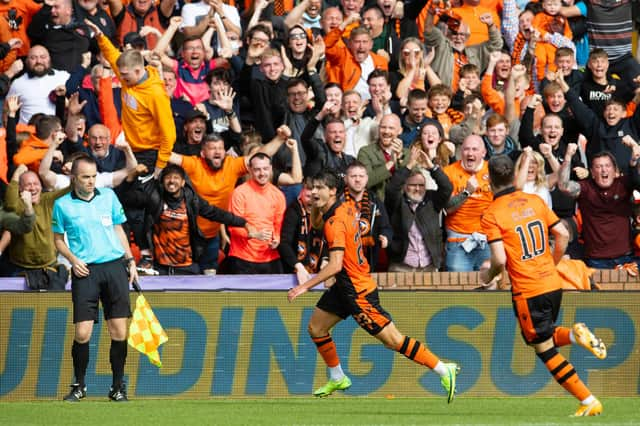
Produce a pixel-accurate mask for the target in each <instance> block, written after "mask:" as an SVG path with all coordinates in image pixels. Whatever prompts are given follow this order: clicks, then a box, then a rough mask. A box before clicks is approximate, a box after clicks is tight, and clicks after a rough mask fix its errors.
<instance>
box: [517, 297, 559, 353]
mask: <svg viewBox="0 0 640 426" xmlns="http://www.w3.org/2000/svg"><path fill="white" fill-rule="evenodd" d="M561 302H562V289H560V290H555V291H551V292H549V293H544V294H541V295H539V296H535V297H532V298H530V299H524V298H522V299H514V300H513V311H514V312H515V314H516V317H517V318H518V323H519V324H520V330H521V331H522V337H523V338H524V341H525V342H527V343H528V344H534V343H542V342H544V341H545V340H547V339H549V338H551V337H553V333H554V331H555V330H556V320H557V319H558V312H559V311H560V303H561Z"/></svg>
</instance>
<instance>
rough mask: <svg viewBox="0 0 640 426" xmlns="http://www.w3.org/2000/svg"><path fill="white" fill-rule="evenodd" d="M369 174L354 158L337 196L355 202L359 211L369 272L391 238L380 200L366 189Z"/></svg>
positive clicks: (373, 269)
mask: <svg viewBox="0 0 640 426" xmlns="http://www.w3.org/2000/svg"><path fill="white" fill-rule="evenodd" d="M368 181H369V175H368V174H367V168H366V167H365V166H364V164H362V163H360V162H358V161H355V162H354V163H351V164H350V165H349V167H347V172H346V174H345V177H344V183H345V188H344V194H343V195H342V196H341V197H340V198H341V199H344V200H345V201H346V202H351V203H354V205H355V206H356V209H358V212H359V220H358V224H359V226H360V238H362V249H363V251H364V255H365V257H366V259H367V263H368V264H369V272H375V271H376V267H377V266H378V254H379V253H380V249H385V248H387V246H388V245H389V241H390V240H391V238H392V237H393V230H392V229H391V224H390V223H389V215H388V214H387V209H386V208H385V206H384V203H383V202H382V200H380V199H379V198H378V197H376V195H375V193H373V192H372V191H369V190H368V189H367V182H368Z"/></svg>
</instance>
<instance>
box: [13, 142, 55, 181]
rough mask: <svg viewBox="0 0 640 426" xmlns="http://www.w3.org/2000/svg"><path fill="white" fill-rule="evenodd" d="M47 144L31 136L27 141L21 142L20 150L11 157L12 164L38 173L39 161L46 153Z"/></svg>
mask: <svg viewBox="0 0 640 426" xmlns="http://www.w3.org/2000/svg"><path fill="white" fill-rule="evenodd" d="M47 149H49V144H48V143H47V142H45V141H43V140H42V139H40V138H38V137H37V136H36V135H31V136H29V138H28V139H27V140H25V141H24V142H22V145H20V149H19V150H18V152H16V154H15V155H14V156H13V164H15V165H18V164H24V165H25V166H27V167H28V168H29V170H31V171H34V172H36V173H38V168H40V160H42V158H43V157H44V155H45V154H46V153H47Z"/></svg>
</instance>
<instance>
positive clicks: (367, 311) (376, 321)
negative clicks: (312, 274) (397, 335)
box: [316, 283, 392, 336]
mask: <svg viewBox="0 0 640 426" xmlns="http://www.w3.org/2000/svg"><path fill="white" fill-rule="evenodd" d="M316 307H318V308H319V309H322V310H323V311H325V312H331V313H333V314H336V315H337V316H339V317H340V318H342V319H345V318H347V317H348V316H352V317H353V319H354V320H356V322H357V323H358V325H359V326H360V327H361V328H363V329H364V330H365V331H366V332H367V333H369V334H370V335H372V336H375V335H377V334H378V333H380V332H381V331H382V329H383V328H385V327H386V326H387V325H388V324H389V323H390V322H391V321H392V319H391V315H390V314H389V313H388V312H387V311H385V310H384V308H383V307H382V306H380V299H379V297H378V289H375V290H373V291H372V292H371V293H369V294H366V295H358V294H356V293H355V292H352V291H349V289H348V288H345V286H341V285H340V284H339V283H335V284H334V285H333V286H331V287H329V289H328V290H326V291H325V292H324V293H323V294H322V296H321V297H320V300H318V303H316Z"/></svg>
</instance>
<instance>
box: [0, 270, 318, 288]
mask: <svg viewBox="0 0 640 426" xmlns="http://www.w3.org/2000/svg"><path fill="white" fill-rule="evenodd" d="M295 284H296V276H295V275H293V274H290V275H215V276H207V275H173V276H159V277H140V287H142V290H143V291H146V290H150V291H182V290H289V289H290V288H291V287H293V286H294V285H295ZM316 289H318V290H322V289H324V287H323V286H322V285H319V286H317V287H316ZM24 290H28V288H27V286H26V283H25V280H24V278H0V291H24ZM67 290H71V283H67Z"/></svg>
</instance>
